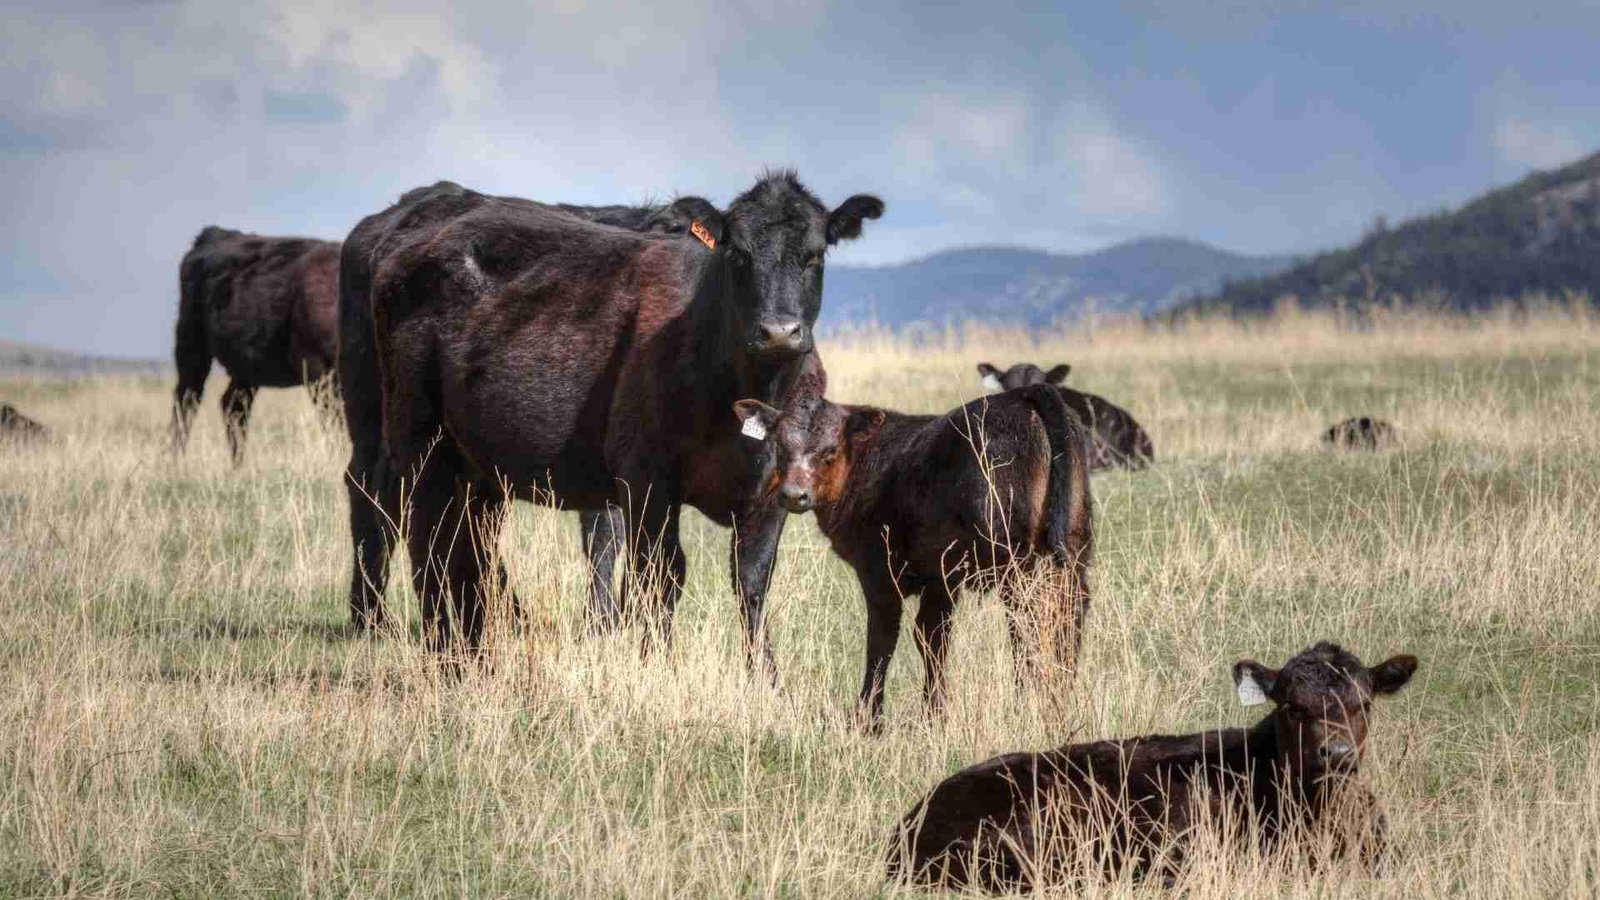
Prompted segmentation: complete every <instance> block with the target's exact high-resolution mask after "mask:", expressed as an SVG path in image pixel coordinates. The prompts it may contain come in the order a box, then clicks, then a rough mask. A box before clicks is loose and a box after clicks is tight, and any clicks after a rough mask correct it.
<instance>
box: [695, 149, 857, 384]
mask: <svg viewBox="0 0 1600 900" xmlns="http://www.w3.org/2000/svg"><path fill="white" fill-rule="evenodd" d="M882 214H883V201H882V200H879V199H878V198H877V197H874V196H871V195H869V194H857V195H855V196H853V197H851V198H850V199H848V200H846V201H845V202H844V203H842V204H840V205H839V207H838V208H837V209H834V210H832V211H831V212H830V211H829V210H828V209H827V208H826V207H824V206H823V205H822V204H821V203H820V202H818V200H817V199H816V198H815V197H813V196H812V195H811V192H810V191H807V190H806V189H805V187H804V186H802V185H801V184H800V182H799V181H798V180H796V179H795V178H794V176H793V175H790V174H787V173H779V174H776V175H769V176H767V177H765V178H763V179H762V180H761V181H760V182H758V183H757V184H756V186H755V187H753V188H751V189H750V190H748V191H746V192H745V193H744V194H742V195H740V197H739V198H738V199H736V200H734V201H733V203H732V204H731V205H730V206H729V207H728V211H727V212H726V213H724V214H722V215H721V216H720V217H719V218H718V220H717V221H716V222H715V223H714V224H713V223H710V222H708V223H705V224H704V227H705V229H706V233H705V235H702V234H700V233H698V232H697V233H696V237H700V238H701V240H702V242H706V243H708V244H711V245H714V247H713V249H714V250H715V251H716V252H718V253H720V254H721V255H722V259H723V261H724V262H725V263H726V266H727V268H726V272H725V275H726V278H727V279H728V281H729V285H730V288H731V293H732V295H733V296H734V297H736V298H737V300H736V303H735V307H734V309H733V311H732V312H733V317H734V319H735V321H734V322H733V323H732V325H733V327H734V332H735V338H736V339H737V340H740V341H741V342H742V344H743V346H744V349H745V350H746V351H747V352H749V353H753V354H755V355H757V356H761V357H764V358H770V359H778V360H782V359H791V358H793V357H796V356H799V355H801V354H803V353H806V352H808V351H809V350H810V349H811V346H812V335H811V329H812V326H813V325H814V324H815V323H816V321H817V314H818V313H819V312H820V311H821V309H822V270H823V262H824V259H823V258H824V256H825V255H826V254H827V251H828V248H829V247H830V246H833V245H834V244H837V243H838V242H840V241H843V240H851V239H854V238H856V237H859V236H860V234H861V223H862V220H864V219H876V218H878V217H879V216H881V215H882Z"/></svg>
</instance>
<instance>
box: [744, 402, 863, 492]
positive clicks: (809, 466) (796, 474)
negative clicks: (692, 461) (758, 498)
mask: <svg viewBox="0 0 1600 900" xmlns="http://www.w3.org/2000/svg"><path fill="white" fill-rule="evenodd" d="M733 412H734V415H735V416H736V417H738V419H739V420H740V421H741V422H743V423H744V425H743V433H744V434H745V435H746V436H748V437H751V438H754V439H756V440H761V441H764V442H765V443H766V444H767V445H768V446H769V447H770V448H771V449H772V451H773V480H774V482H775V484H774V485H773V487H774V488H775V489H776V490H777V493H778V499H779V501H780V502H782V503H783V505H784V508H785V509H787V510H789V511H790V512H795V513H803V512H807V511H809V510H811V509H812V508H814V507H819V506H820V507H823V508H827V507H831V506H833V505H834V504H835V503H838V502H839V499H840V497H841V496H842V495H843V492H844V489H845V484H846V482H848V481H849V478H850V466H851V464H852V462H853V460H854V457H855V451H856V450H857V449H858V448H859V447H860V446H861V444H862V443H863V442H864V441H866V440H867V439H869V438H870V437H871V436H872V435H873V434H876V433H877V430H878V428H879V427H880V426H882V425H883V419H884V413H883V410H881V409H860V410H847V409H845V408H844V407H842V406H839V405H837V404H834V403H829V402H828V401H827V400H825V399H823V398H821V397H817V396H812V395H803V396H800V397H797V398H796V399H795V400H792V401H791V402H790V403H789V405H788V406H787V407H785V408H784V409H783V410H778V409H775V408H773V407H771V406H768V405H767V404H765V403H762V402H761V401H759V400H740V401H739V402H737V403H735V404H734V405H733Z"/></svg>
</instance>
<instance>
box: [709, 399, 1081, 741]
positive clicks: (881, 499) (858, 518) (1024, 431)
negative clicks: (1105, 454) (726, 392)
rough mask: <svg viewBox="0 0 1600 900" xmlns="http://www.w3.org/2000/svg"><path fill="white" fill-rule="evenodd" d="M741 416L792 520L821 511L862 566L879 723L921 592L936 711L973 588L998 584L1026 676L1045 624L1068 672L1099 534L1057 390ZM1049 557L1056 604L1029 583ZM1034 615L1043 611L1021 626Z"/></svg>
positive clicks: (809, 405) (836, 544) (922, 639)
mask: <svg viewBox="0 0 1600 900" xmlns="http://www.w3.org/2000/svg"><path fill="white" fill-rule="evenodd" d="M734 410H735V413H736V414H737V415H738V416H739V418H740V419H741V420H743V421H744V422H745V434H747V435H749V436H752V437H756V438H757V439H760V440H763V441H765V442H766V443H768V444H770V445H772V446H773V447H774V448H775V449H776V469H775V472H774V475H773V480H772V481H771V482H770V483H769V485H768V490H776V491H777V493H778V494H779V496H780V498H781V499H782V501H783V503H784V505H785V506H787V507H788V508H789V510H790V511H791V512H804V511H805V510H807V509H813V508H814V509H815V510H816V514H817V524H818V525H819V526H820V527H821V528H822V531H823V533H824V534H826V535H827V536H828V541H829V543H830V544H832V546H833V549H834V552H835V553H837V554H839V556H840V557H842V558H843V559H844V560H845V562H848V563H849V564H850V565H851V567H852V568H854V569H855V572H856V577H857V579H859V581H860V583H861V592H862V594H863V596H864V598H865V599H866V603H867V664H866V674H865V675H864V676H863V678H862V684H861V704H862V711H863V712H864V713H865V714H866V715H867V716H868V717H869V718H870V719H871V720H872V721H876V720H877V719H878V717H879V716H880V715H881V714H882V710H883V681H884V676H885V674H886V673H887V672H888V668H889V660H890V658H891V657H892V656H893V654H894V648H895V643H896V642H897V640H898V638H899V634H900V616H901V604H902V600H903V598H905V597H908V596H917V595H920V597H921V602H920V603H919V605H918V608H917V620H916V633H917V644H918V648H919V649H920V650H921V651H922V658H923V664H924V668H925V677H926V681H925V686H924V688H925V692H926V698H927V701H928V704H929V706H930V708H932V709H934V710H937V709H938V708H940V707H941V706H942V704H943V700H944V687H943V683H944V653H945V645H946V642H947V640H948V638H949V633H950V618H951V613H952V611H953V608H954V603H955V595H956V593H957V591H958V590H960V588H962V587H963V586H965V585H974V586H987V585H993V584H996V583H997V584H998V586H999V587H1000V590H1001V592H1002V596H1003V597H1004V598H1005V600H1006V603H1007V606H1008V608H1009V609H1010V611H1011V612H1012V616H1011V639H1012V648H1013V652H1014V654H1015V655H1016V661H1017V665H1018V675H1019V678H1026V676H1027V674H1028V673H1027V670H1026V669H1027V666H1028V665H1029V663H1030V662H1031V661H1032V660H1031V659H1030V658H1029V654H1027V653H1025V652H1024V651H1023V648H1022V645H1021V644H1022V640H1023V639H1024V637H1025V636H1027V635H1028V634H1029V633H1031V629H1030V628H1028V627H1027V626H1028V625H1030V624H1034V625H1040V626H1042V627H1043V629H1044V630H1043V631H1042V632H1040V633H1039V635H1040V638H1041V639H1042V641H1043V642H1044V643H1045V644H1050V645H1053V650H1054V652H1055V654H1056V657H1057V662H1059V663H1061V664H1062V665H1063V668H1069V667H1070V664H1071V661H1072V660H1074V659H1075V658H1076V647H1077V645H1078V644H1079V643H1080V642H1081V639H1082V632H1083V618H1084V615H1085V613H1086V612H1087V610H1088V606H1089V588H1088V573H1089V560H1090V553H1091V544H1092V540H1093V533H1092V531H1093V527H1092V512H1091V509H1090V498H1089V466H1088V458H1087V454H1088V449H1087V438H1086V437H1085V435H1084V433H1083V429H1082V428H1081V426H1079V425H1078V424H1077V422H1076V421H1075V420H1074V419H1073V417H1072V415H1071V414H1070V413H1069V412H1068V411H1067V408H1066V406H1065V405H1064V404H1063V403H1062V401H1061V396H1060V394H1058V393H1057V392H1056V390H1055V388H1053V387H1046V386H1041V387H1031V388H1024V389H1022V390H1019V391H1009V392H1007V393H1004V394H1000V395H998V396H994V397H985V398H982V399H979V400H974V401H972V402H971V403H968V404H966V405H965V406H962V407H960V408H958V409H955V410H952V411H951V412H949V413H946V414H944V415H942V416H913V415H906V414H904V413H896V412H889V411H887V410H882V409H875V408H873V407H867V406H839V405H836V404H834V403H830V402H829V401H827V400H826V399H824V398H823V397H821V396H820V395H818V394H813V393H804V392H798V391H797V392H796V395H795V397H794V398H792V399H791V400H790V402H789V404H788V405H787V406H786V407H785V408H784V409H783V410H782V411H779V410H776V409H773V408H772V407H770V406H767V405H766V404H764V403H760V402H758V401H754V400H741V401H740V402H738V403H736V404H734ZM769 435H770V436H769ZM1040 563H1046V564H1048V565H1049V566H1051V567H1053V568H1054V569H1055V570H1056V571H1057V572H1058V573H1059V575H1058V577H1051V578H1049V579H1048V583H1049V585H1050V587H1049V589H1048V591H1047V593H1049V594H1050V596H1047V597H1043V598H1042V600H1041V599H1039V598H1028V597H1025V596H1023V594H1024V593H1025V591H1023V587H1024V584H1025V583H1026V579H1025V578H1024V576H1025V575H1027V574H1028V573H1029V572H1031V571H1032V570H1034V569H1036V568H1037V566H1038V564H1040ZM1025 610H1037V611H1038V612H1040V613H1042V615H1040V616H1038V617H1037V620H1036V622H1034V623H1028V622H1027V621H1026V620H1027V619H1028V618H1029V617H1028V616H1027V615H1025V614H1024V611H1025ZM1068 629H1070V634H1069V633H1068ZM1069 645H1070V647H1071V649H1070V650H1069Z"/></svg>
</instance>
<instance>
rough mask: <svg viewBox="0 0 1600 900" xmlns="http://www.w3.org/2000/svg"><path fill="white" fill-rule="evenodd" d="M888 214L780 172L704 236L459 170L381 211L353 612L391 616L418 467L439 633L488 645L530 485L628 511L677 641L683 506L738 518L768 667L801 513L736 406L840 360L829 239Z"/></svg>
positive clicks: (590, 505) (372, 244)
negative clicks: (587, 215)
mask: <svg viewBox="0 0 1600 900" xmlns="http://www.w3.org/2000/svg"><path fill="white" fill-rule="evenodd" d="M882 210H883V204H882V202H881V201H879V200H878V199H877V198H875V197H871V196H866V195H857V196H854V197H851V198H850V199H849V200H846V201H845V202H844V203H843V204H842V205H840V206H839V207H838V208H837V209H834V210H833V211H831V212H830V211H828V210H827V209H826V208H825V207H823V206H822V205H821V203H819V202H818V201H817V200H816V198H815V197H814V196H812V194H811V193H810V192H809V191H807V190H806V189H805V188H804V187H803V186H802V185H801V184H800V182H799V181H798V180H797V179H796V178H795V176H794V175H793V174H792V173H788V172H780V173H775V174H770V175H767V176H764V177H763V178H762V179H761V180H760V181H759V182H757V184H756V185H755V186H754V187H753V188H751V189H750V190H748V191H746V192H745V193H744V194H742V195H740V196H739V197H738V198H737V199H735V200H734V201H733V203H732V204H731V205H730V206H729V207H728V209H727V211H726V212H722V213H718V212H716V211H715V210H714V209H713V210H710V211H706V212H705V213H704V215H703V217H701V218H697V219H696V220H695V221H694V222H693V224H692V226H691V230H692V232H693V233H694V236H695V237H696V238H697V239H698V240H697V241H686V240H678V239H675V238H672V237H671V236H663V235H657V234H649V233H637V232H631V231H625V230H622V229H618V228H613V227H608V226H605V225H601V224H596V223H592V222H588V221H584V220H583V219H581V218H580V217H576V216H574V215H571V214H569V213H564V212H562V211H560V210H558V209H554V208H552V207H548V206H544V205H541V204H536V203H531V202H528V201H519V200H513V199H506V198H497V197H489V196H485V195H483V194H478V193H476V192H473V191H469V190H466V189H464V188H462V187H460V186H458V185H454V184H450V183H448V182H441V183H440V184H436V185H434V186H432V187H428V188H420V189H418V190H415V191H412V192H410V193H408V194H406V195H405V196H403V197H402V198H401V199H400V201H399V202H398V203H397V204H395V205H394V206H392V207H390V208H389V209H387V210H385V211H383V212H380V213H377V214H375V215H373V216H369V217H368V218H366V219H365V220H363V221H362V222H361V223H360V224H359V225H357V226H356V228H355V230H354V231H352V232H351V234H350V237H349V239H348V240H347V241H346V242H345V247H344V254H343V257H342V261H341V270H340V291H341V303H340V311H341V323H340V324H341V328H340V331H341V335H342V337H341V341H342V343H341V347H340V372H341V376H342V379H343V388H344V398H345V414H346V415H345V417H346V422H347V424H348V427H349V430H350V436H351V441H352V444H353V449H352V455H351V460H350V466H349V472H348V474H349V479H348V480H349V488H350V492H351V498H350V499H351V537H352V541H353V543H354V545H355V550H356V553H355V559H354V564H353V570H352V576H351V589H350V595H351V612H352V615H353V616H354V617H355V619H356V621H357V622H358V623H364V624H370V623H373V622H375V621H376V620H377V619H378V618H379V617H380V616H381V597H382V590H383V585H384V572H385V569H386V566H387V558H388V553H389V548H390V535H389V530H388V526H387V525H385V522H384V520H385V517H386V516H387V517H388V518H389V519H390V520H392V521H396V522H398V521H401V518H400V513H401V512H402V510H401V500H402V492H401V479H402V477H403V478H404V479H405V485H404V500H405V501H406V503H407V504H408V506H409V523H410V528H409V534H408V540H409V544H410V550H411V557H412V562H413V570H414V572H413V578H414V580H415V581H416V586H417V593H418V595H419V596H420V597H421V599H422V604H423V615H424V620H425V627H426V629H427V631H428V634H429V643H430V646H431V647H433V648H434V649H435V650H437V651H441V652H443V651H446V650H449V649H451V647H452V644H453V642H454V640H455V638H456V634H457V632H459V634H460V637H461V638H462V639H463V640H464V642H465V644H466V646H467V648H468V649H469V650H476V649H477V648H479V647H480V646H481V640H482V636H483V627H484V613H485V610H484V606H485V599H486V595H487V594H489V593H491V592H492V589H493V588H494V587H495V586H496V582H498V581H501V580H503V579H502V575H503V573H500V572H492V571H489V570H487V569H486V567H485V564H486V562H487V557H489V556H490V555H491V553H490V551H491V550H492V548H493V546H494V542H495V539H496V537H497V535H496V534H495V530H496V527H497V524H498V522H499V520H500V518H501V512H502V510H503V509H504V506H505V504H506V502H507V501H508V500H509V499H510V498H512V497H520V498H523V499H529V500H538V501H541V502H554V503H559V504H561V505H562V506H564V507H566V508H573V509H580V510H604V509H608V508H611V507H618V508H620V509H622V510H623V512H624V514H625V516H626V519H625V524H624V527H623V531H624V533H625V534H626V535H627V536H628V537H629V545H630V547H629V549H630V551H631V563H632V565H633V570H634V572H635V573H636V574H638V575H640V576H641V577H644V578H646V579H647V581H648V582H649V583H650V584H651V585H652V586H653V587H655V588H657V589H658V590H657V591H656V593H657V595H658V596H659V597H660V599H661V608H660V615H659V616H658V617H657V619H656V628H655V629H654V634H653V636H654V638H655V639H656V640H657V641H660V642H663V643H664V642H665V641H667V640H669V639H670V635H671V630H670V629H671V617H672V611H673V607H674V605H675V603H676V599H677V595H678V593H679V591H681V588H682V582H683V576H684V557H683V550H682V547H681V546H680V544H679V541H678V516H679V509H680V507H681V506H682V505H683V504H685V503H687V504H689V505H691V506H694V507H695V508H697V509H699V510H700V511H701V512H703V513H705V514H706V515H707V516H709V517H710V518H712V519H713V520H715V521H718V522H720V523H722V524H724V525H729V524H731V525H732V526H733V530H734V537H733V554H734V559H735V560H736V561H737V565H736V566H735V567H734V568H735V574H734V579H735V588H736V591H737V593H738V596H739V597H740V599H741V601H742V609H743V612H744V623H745V628H746V636H747V638H748V639H749V642H748V647H749V650H750V652H751V654H752V657H751V658H752V661H754V660H755V659H756V658H757V655H756V654H757V653H758V651H760V658H762V659H765V660H767V662H768V665H769V666H770V657H769V656H768V655H767V654H766V652H765V642H764V641H763V640H762V639H761V637H762V634H763V630H764V629H763V626H762V623H761V613H762V607H763V602H764V599H765V591H766V587H767V583H768V579H769V577H770V575H771V572H772V565H773V562H774V560H775V558H776V549H777V541H778V537H779V535H780V534H781V531H782V527H783V519H784V510H783V508H782V507H781V506H779V505H778V504H777V503H775V502H769V501H768V500H767V499H766V498H763V497H762V496H761V494H760V492H759V490H758V488H759V486H760V484H761V482H762V473H763V470H764V468H766V467H767V466H769V465H770V462H769V460H767V459H766V455H765V454H763V453H761V452H758V448H754V447H751V446H750V445H749V444H748V443H747V442H744V441H742V439H741V438H740V437H739V435H738V434H737V433H735V432H734V429H732V428H729V427H727V426H726V424H725V423H726V421H727V418H726V416H727V413H726V410H727V408H728V405H729V404H731V403H732V402H733V401H734V400H735V399H737V398H739V397H745V396H751V395H752V394H753V395H756V396H761V397H766V398H771V399H773V400H774V401H777V400H779V399H780V398H782V397H784V396H786V394H787V391H788V390H789V388H790V387H791V386H792V385H793V384H794V383H795V381H796V380H797V379H798V378H799V377H800V376H801V375H803V374H807V373H810V374H812V375H813V376H814V377H818V378H820V377H821V365H820V362H819V360H818V359H817V357H816V354H815V351H814V350H813V346H812V331H811V329H812V324H813V323H814V322H815V320H816V317H817V313H818V312H819V310H820V308H821V301H822V274H823V256H824V254H825V252H826V250H827V248H828V247H829V246H830V245H832V244H835V243H837V242H839V241H841V240H847V239H851V238H855V237H857V236H858V235H859V234H860V233H861V224H862V220H863V219H875V218H877V217H878V216H879V215H880V214H881V213H882ZM701 245H703V246H701ZM708 251H709V252H708ZM374 501H376V502H374ZM447 597H448V599H449V600H450V601H452V603H453V605H454V622H453V623H452V622H451V617H450V614H449V612H448V611H447V609H446V604H445V601H446V598H447Z"/></svg>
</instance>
